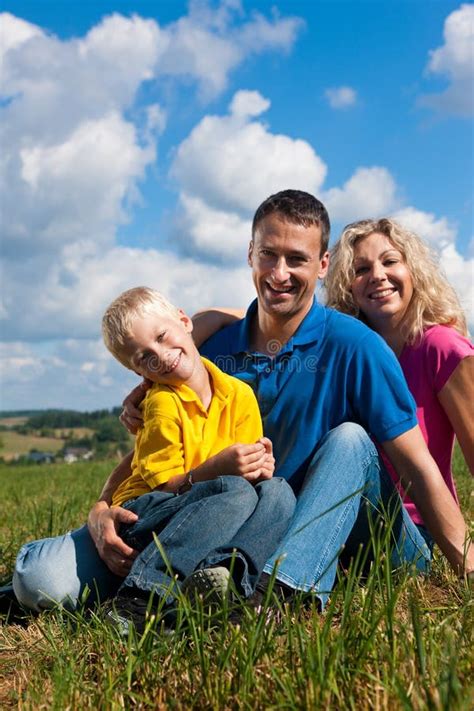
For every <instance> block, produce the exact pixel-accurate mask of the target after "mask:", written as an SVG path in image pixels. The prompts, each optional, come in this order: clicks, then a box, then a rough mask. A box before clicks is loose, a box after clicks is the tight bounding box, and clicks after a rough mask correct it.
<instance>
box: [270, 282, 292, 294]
mask: <svg viewBox="0 0 474 711" xmlns="http://www.w3.org/2000/svg"><path fill="white" fill-rule="evenodd" d="M268 286H269V287H270V289H273V291H277V292H278V293H279V294H288V292H290V291H291V290H292V288H293V287H292V286H287V287H285V288H284V289H277V287H275V286H272V285H271V284H269V285H268Z"/></svg>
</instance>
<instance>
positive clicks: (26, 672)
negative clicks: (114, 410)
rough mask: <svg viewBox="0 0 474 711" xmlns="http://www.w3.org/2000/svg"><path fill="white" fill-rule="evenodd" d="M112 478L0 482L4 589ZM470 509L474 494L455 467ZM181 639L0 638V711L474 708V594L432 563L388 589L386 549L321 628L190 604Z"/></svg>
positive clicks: (52, 617) (297, 612) (9, 630)
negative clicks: (231, 616)
mask: <svg viewBox="0 0 474 711" xmlns="http://www.w3.org/2000/svg"><path fill="white" fill-rule="evenodd" d="M109 468H110V464H107V463H100V464H99V463H98V464H92V465H91V464H87V463H78V464H76V465H71V466H65V465H51V466H48V467H37V468H34V469H33V470H32V469H31V468H26V467H25V468H20V467H18V468H8V467H3V468H1V469H0V486H1V491H2V501H3V506H2V511H3V515H2V520H1V523H0V526H1V527H0V559H1V561H2V563H1V567H0V577H2V578H7V577H8V576H9V575H10V573H11V569H12V566H13V561H14V556H15V554H16V551H17V549H18V548H19V546H20V545H21V544H22V543H23V542H24V541H26V540H29V539H32V538H38V537H42V536H49V535H55V534H57V533H61V532H63V531H64V530H66V529H67V528H69V527H71V526H76V525H78V524H80V523H82V522H83V520H84V518H85V515H86V513H87V510H88V508H89V507H90V504H91V503H92V502H93V501H94V500H95V498H96V495H97V492H98V491H99V490H100V488H101V484H102V482H103V480H104V479H105V476H106V474H107V472H108V470H109ZM455 468H456V474H457V481H458V490H459V493H460V497H461V501H462V507H463V510H464V512H465V514H466V518H470V519H471V520H472V493H471V492H472V483H471V480H470V476H469V474H468V473H467V470H466V468H465V465H464V463H463V461H462V459H461V458H460V457H459V455H458V454H457V455H456V460H455ZM181 609H182V615H183V623H182V627H181V628H180V629H178V631H177V632H176V633H174V634H173V635H171V636H165V635H163V634H159V632H153V631H152V632H151V633H150V634H149V635H148V636H146V637H145V638H144V639H143V640H142V641H141V642H140V643H139V644H138V645H134V644H133V640H131V639H130V640H126V641H122V640H120V639H119V638H118V637H117V636H116V634H115V633H114V632H113V631H111V630H110V628H108V627H107V626H106V625H104V623H103V621H102V620H101V618H100V615H98V616H96V615H93V616H92V617H90V616H86V615H85V614H84V615H81V614H76V615H69V614H67V613H61V612H59V611H57V612H54V613H47V614H43V615H41V616H40V617H39V618H36V619H33V618H32V619H31V621H30V624H29V625H28V627H26V628H22V627H19V626H15V625H5V626H4V627H3V628H0V655H1V659H0V708H2V709H4V708H21V709H81V710H82V709H121V708H125V709H128V708H137V709H191V708H192V709H213V710H218V709H219V710H220V709H248V710H249V711H250V710H253V709H330V710H331V711H332V710H333V709H336V710H338V709H344V710H345V709H358V710H359V709H389V710H390V711H392V709H430V710H431V709H433V710H436V711H437V710H438V709H439V710H441V709H443V710H450V709H452V710H453V711H463V710H464V709H465V710H466V711H468V709H469V710H470V709H472V707H473V700H474V696H473V686H472V679H473V654H472V637H473V635H472V631H473V600H472V592H471V591H470V590H469V588H468V587H467V586H466V585H465V583H464V582H462V581H459V580H457V579H456V578H455V576H454V575H452V574H451V572H450V571H449V570H448V567H447V565H446V564H445V562H444V560H442V559H441V558H439V557H438V558H437V559H436V560H435V563H434V565H433V571H432V573H431V575H430V576H429V578H421V577H418V578H415V577H412V576H411V575H410V574H409V573H408V572H402V573H399V574H397V575H392V574H391V573H390V570H389V566H388V562H387V557H386V555H385V553H384V550H383V546H382V549H381V551H380V553H379V554H378V557H377V562H376V565H374V566H373V567H372V569H371V572H370V574H369V576H368V578H367V580H366V581H365V582H364V584H361V582H360V580H359V577H358V576H357V574H356V573H355V571H352V572H349V573H348V574H347V575H346V576H345V577H344V579H341V580H340V582H339V583H338V585H337V586H336V588H335V590H334V592H333V594H332V597H331V601H330V603H329V605H328V607H327V609H326V611H325V613H324V614H323V615H320V614H318V613H317V611H316V610H315V609H305V608H303V607H302V606H300V608H299V609H298V607H297V609H294V610H292V611H288V610H284V611H282V615H281V621H279V622H277V621H276V620H273V621H270V622H268V621H267V620H266V619H265V617H264V616H263V615H261V616H260V617H257V616H255V614H249V615H248V617H246V618H245V619H244V621H243V623H242V625H241V627H240V628H237V627H233V626H231V625H230V624H228V623H227V622H226V618H225V615H224V614H223V615H222V619H221V620H220V623H219V624H216V622H218V621H219V620H216V617H214V618H213V617H209V615H208V614H207V612H206V611H204V610H203V609H202V608H201V609H198V610H191V609H190V608H189V605H186V604H185V603H183V604H182V607H181Z"/></svg>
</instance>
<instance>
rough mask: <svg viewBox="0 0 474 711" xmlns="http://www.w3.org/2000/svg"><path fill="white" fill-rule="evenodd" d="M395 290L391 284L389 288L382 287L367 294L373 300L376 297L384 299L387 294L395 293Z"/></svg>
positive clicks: (375, 299) (376, 298)
mask: <svg viewBox="0 0 474 711" xmlns="http://www.w3.org/2000/svg"><path fill="white" fill-rule="evenodd" d="M396 291H397V290H396V289H395V287H394V286H392V287H390V288H389V289H382V290H381V291H376V292H374V293H373V294H369V299H372V300H373V301H377V300H378V299H385V298H386V297H387V296H391V295H392V294H395V292H396Z"/></svg>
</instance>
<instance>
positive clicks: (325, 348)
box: [15, 190, 474, 609]
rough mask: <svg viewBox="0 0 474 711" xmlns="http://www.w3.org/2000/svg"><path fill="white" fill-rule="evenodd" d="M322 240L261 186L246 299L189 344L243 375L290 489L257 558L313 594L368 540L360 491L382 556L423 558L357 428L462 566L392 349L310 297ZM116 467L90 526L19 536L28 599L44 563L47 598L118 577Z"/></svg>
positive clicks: (291, 204)
mask: <svg viewBox="0 0 474 711" xmlns="http://www.w3.org/2000/svg"><path fill="white" fill-rule="evenodd" d="M328 240H329V218H328V215H327V212H326V210H325V208H324V206H323V205H322V204H321V203H320V202H319V201H318V200H317V199H316V198H314V197H313V196H311V195H309V194H307V193H304V192H301V191H295V190H285V191H283V192H280V193H277V194H276V195H273V196H271V197H270V198H268V199H267V200H265V201H264V203H262V205H261V206H260V207H259V208H258V210H257V212H256V214H255V217H254V221H253V226H252V240H251V242H250V246H249V255H248V260H249V265H250V267H251V268H252V274H253V280H254V284H255V288H256V291H257V300H256V301H255V302H254V303H253V304H251V306H250V308H249V310H248V312H247V315H246V317H245V319H244V320H243V321H239V322H236V323H234V324H233V325H231V326H229V327H227V328H225V329H223V330H222V331H220V332H219V333H217V334H215V335H214V336H212V337H211V338H210V339H209V340H208V341H207V342H206V343H205V344H204V346H203V347H202V349H201V352H202V354H203V355H206V356H207V357H210V358H211V359H213V360H215V362H216V363H217V364H218V365H219V366H220V367H221V368H222V369H223V370H226V371H227V372H229V373H231V374H234V375H236V376H237V377H240V378H242V379H243V380H245V381H246V382H249V383H250V384H251V385H252V387H253V388H254V391H255V393H256V395H257V399H258V402H259V406H260V410H261V414H262V419H263V424H264V432H265V435H266V436H267V437H269V438H270V439H271V440H272V442H273V447H274V455H275V459H276V473H277V475H278V476H283V477H284V478H285V479H287V480H288V481H289V483H290V484H291V485H292V486H293V488H294V490H295V492H296V493H297V506H296V511H295V515H294V518H293V521H292V524H291V526H290V529H289V531H288V533H287V535H286V536H285V539H284V540H283V542H282V543H281V545H280V547H279V549H278V551H277V553H276V554H275V556H274V557H273V558H272V560H270V561H269V562H268V563H267V566H266V568H265V570H266V572H267V574H269V573H271V571H272V570H273V567H274V564H275V563H278V570H277V582H278V585H279V586H280V587H281V589H282V592H283V593H285V594H286V593H289V592H291V591H293V590H303V591H311V592H313V593H315V594H316V595H317V596H318V597H319V599H320V602H321V604H322V605H324V603H325V601H326V599H327V596H328V593H329V591H330V589H331V587H332V584H333V581H334V577H335V574H336V565H337V559H338V556H339V553H340V551H341V549H342V548H343V547H344V546H346V547H347V548H348V549H349V550H353V549H355V547H356V546H357V545H358V544H360V543H362V544H365V545H367V544H368V543H369V542H370V526H369V524H368V511H369V509H370V506H367V505H366V504H365V502H366V501H367V502H369V504H371V505H372V506H373V507H374V508H373V510H375V507H376V506H378V505H379V503H380V502H382V504H383V505H384V507H385V508H387V509H388V512H389V514H390V515H391V517H392V518H393V539H394V545H393V552H392V562H393V565H394V566H396V565H398V564H399V563H401V562H403V561H409V562H413V563H414V564H415V565H416V566H417V567H418V568H419V569H421V570H424V569H426V567H427V565H428V562H429V559H430V550H429V547H428V546H427V545H426V542H425V540H424V538H423V537H422V536H421V534H420V532H419V531H418V530H417V528H416V526H414V524H413V523H412V522H411V520H410V519H409V517H408V515H407V514H406V512H405V511H404V509H403V508H400V505H399V501H398V502H397V500H396V498H394V497H393V487H392V486H391V484H390V482H389V480H388V476H387V475H386V473H385V471H384V469H383V465H382V464H381V462H380V460H379V456H378V453H377V450H376V449H375V447H374V445H373V443H372V441H371V439H370V438H369V436H368V434H367V433H370V435H372V436H373V437H374V438H375V439H376V440H377V441H378V442H379V443H381V445H382V447H383V449H384V450H385V452H386V454H387V455H388V457H389V459H390V460H391V462H392V464H393V465H394V467H395V469H396V471H397V473H398V474H399V476H400V477H401V479H402V480H403V483H404V485H405V487H408V488H409V491H410V496H411V498H412V499H413V500H414V502H415V503H416V505H417V506H418V508H419V510H420V512H421V514H422V516H423V519H424V520H425V522H426V524H427V526H428V528H429V530H430V533H431V535H432V536H433V538H434V540H435V541H436V542H437V543H438V545H439V546H440V548H441V549H442V550H443V552H444V553H445V555H446V557H447V558H448V560H449V561H450V563H451V564H452V566H453V567H454V569H455V570H456V571H457V572H458V573H462V572H464V571H467V572H469V571H472V570H473V569H474V557H473V551H472V546H471V547H470V549H469V550H468V551H466V545H465V541H466V538H467V533H466V527H465V524H464V520H463V518H462V515H461V513H460V511H459V509H458V507H457V505H456V504H455V502H454V500H453V498H452V496H451V495H450V493H449V491H448V489H447V487H446V485H445V483H444V481H443V479H442V477H441V475H440V473H439V470H438V468H437V466H436V464H435V462H434V461H433V459H432V458H431V456H430V454H429V452H428V450H427V448H426V445H425V443H424V440H423V438H422V435H421V433H420V431H419V428H418V425H417V423H416V417H415V407H414V403H413V400H412V398H411V395H410V394H409V392H408V389H407V386H406V383H405V381H404V378H403V375H402V373H401V370H400V368H399V365H398V362H397V361H396V359H395V357H394V355H393V353H392V351H390V349H389V348H388V347H387V346H386V345H385V343H384V342H383V341H382V339H381V338H380V337H379V336H378V335H377V334H375V333H374V332H373V331H371V330H370V329H368V328H366V327H365V326H364V325H363V324H361V323H360V322H358V321H356V320H355V319H352V318H350V317H348V316H344V315H342V314H339V313H337V312H335V311H332V310H330V309H326V308H325V307H323V306H320V305H319V304H318V303H317V301H316V300H315V298H314V291H315V287H316V283H317V280H318V279H319V278H322V277H324V275H325V274H326V270H327V267H328V252H327V246H328ZM142 397H143V390H141V389H140V388H137V389H135V391H134V392H133V393H132V394H131V396H130V398H129V399H128V402H127V408H126V414H125V419H126V420H128V421H129V424H130V418H131V419H132V421H133V420H134V419H135V418H134V415H135V417H136V416H138V417H139V413H137V412H134V409H133V406H134V405H136V404H137V403H138V402H139V401H140V400H141V398H142ZM135 424H136V420H135ZM129 473H130V458H126V459H125V460H124V461H123V462H122V463H121V465H119V467H117V469H116V470H115V471H114V472H113V473H112V475H111V477H110V478H109V480H108V482H107V483H106V485H105V487H104V490H103V492H102V494H101V497H100V500H99V502H98V503H97V504H96V505H95V506H94V508H93V509H92V511H91V512H90V514H89V532H88V531H87V530H86V529H85V528H84V529H80V530H79V531H78V532H73V534H69V536H70V537H69V539H67V540H66V537H60V538H59V539H54V540H53V541H49V542H46V544H44V542H43V549H42V550H40V549H39V548H38V545H39V544H41V543H42V542H36V543H34V544H28V546H31V548H30V549H27V550H26V552H25V554H24V555H23V557H22V556H21V555H20V556H19V560H18V563H17V569H16V572H15V581H16V591H17V594H18V595H19V597H20V599H22V600H23V601H27V604H28V605H29V606H30V607H36V609H39V608H41V607H42V606H45V605H46V604H47V600H48V596H43V597H42V599H41V600H40V601H39V600H38V595H35V590H37V589H38V588H39V589H43V588H44V586H45V585H47V584H49V585H50V588H51V587H52V586H53V584H52V578H51V575H52V576H53V578H54V580H55V581H56V582H55V584H56V585H57V586H58V587H59V588H60V589H59V590H55V591H54V595H51V593H49V597H53V598H54V599H56V600H58V599H65V598H66V597H69V598H72V599H73V601H74V600H76V599H77V598H78V597H79V596H80V593H81V591H82V590H83V588H84V585H85V583H88V585H89V587H92V580H94V581H95V585H96V587H97V589H98V590H99V593H100V594H101V597H103V596H104V595H107V594H110V589H113V588H114V586H115V587H116V586H117V581H119V580H120V577H119V578H115V577H114V576H110V573H109V571H112V572H113V573H115V574H116V575H117V576H122V577H123V576H125V575H126V574H127V571H128V569H129V568H130V565H131V562H132V561H133V558H134V556H135V552H134V551H133V550H132V549H131V548H129V547H128V546H126V545H125V544H124V542H123V541H122V540H121V539H120V538H119V536H118V535H117V530H118V526H119V525H120V523H122V522H127V523H130V522H132V521H133V520H135V519H134V518H131V517H132V516H133V514H132V513H131V512H128V511H125V510H124V509H121V508H120V507H113V508H110V506H109V503H110V500H111V494H112V493H113V491H115V488H116V487H117V486H118V484H119V483H120V482H121V481H122V480H123V479H124V478H125V477H127V476H128V475H129ZM89 534H90V535H89ZM74 536H75V538H74ZM91 536H92V539H93V541H94V543H95V545H96V548H97V551H98V553H99V556H100V558H99V557H98V556H97V554H96V552H95V551H94V554H95V558H94V562H91V561H92V557H93V556H92V555H91V549H93V544H92V541H91ZM28 555H29V557H30V562H29V563H28V560H27V559H28ZM87 555H88V556H89V557H87ZM75 558H80V559H81V561H82V562H83V561H84V559H86V558H87V561H88V563H87V565H86V566H85V567H84V564H83V566H82V574H81V575H79V576H78V575H77V574H75V573H74V574H73V573H72V571H73V569H74V570H75V563H74V562H75ZM100 559H102V560H100ZM102 561H105V564H106V566H105V565H104V563H103V562H102ZM58 565H60V567H61V574H62V578H61V584H59V576H58V575H57V573H56V571H57V569H58ZM76 567H77V566H76ZM45 571H46V572H45ZM48 575H49V577H48ZM66 578H67V580H66ZM42 586H43V587H42ZM108 586H109V587H108ZM73 588H74V590H73ZM109 588H110V589H109Z"/></svg>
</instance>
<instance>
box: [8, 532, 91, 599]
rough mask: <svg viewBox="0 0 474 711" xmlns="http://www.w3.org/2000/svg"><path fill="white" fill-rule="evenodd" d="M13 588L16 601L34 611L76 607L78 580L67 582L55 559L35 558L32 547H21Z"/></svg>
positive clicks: (68, 580)
mask: <svg viewBox="0 0 474 711" xmlns="http://www.w3.org/2000/svg"><path fill="white" fill-rule="evenodd" d="M35 543H36V544H37V545H38V544H40V543H41V541H37V542H35ZM32 546H33V549H32ZM13 589H14V592H15V595H16V597H17V599H18V601H19V602H20V603H21V604H22V605H23V606H24V607H26V608H28V609H30V610H35V611H36V612H40V611H41V610H47V609H51V608H53V607H55V606H56V605H57V604H61V605H63V606H64V607H66V608H68V609H74V608H75V607H76V604H77V596H78V585H77V580H70V579H68V577H67V576H66V575H65V571H64V569H63V568H62V566H60V565H58V561H57V560H54V559H52V558H49V559H48V557H41V556H38V555H34V544H27V545H26V546H23V548H22V549H21V550H20V553H19V554H18V558H17V561H16V565H15V571H14V573H13Z"/></svg>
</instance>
